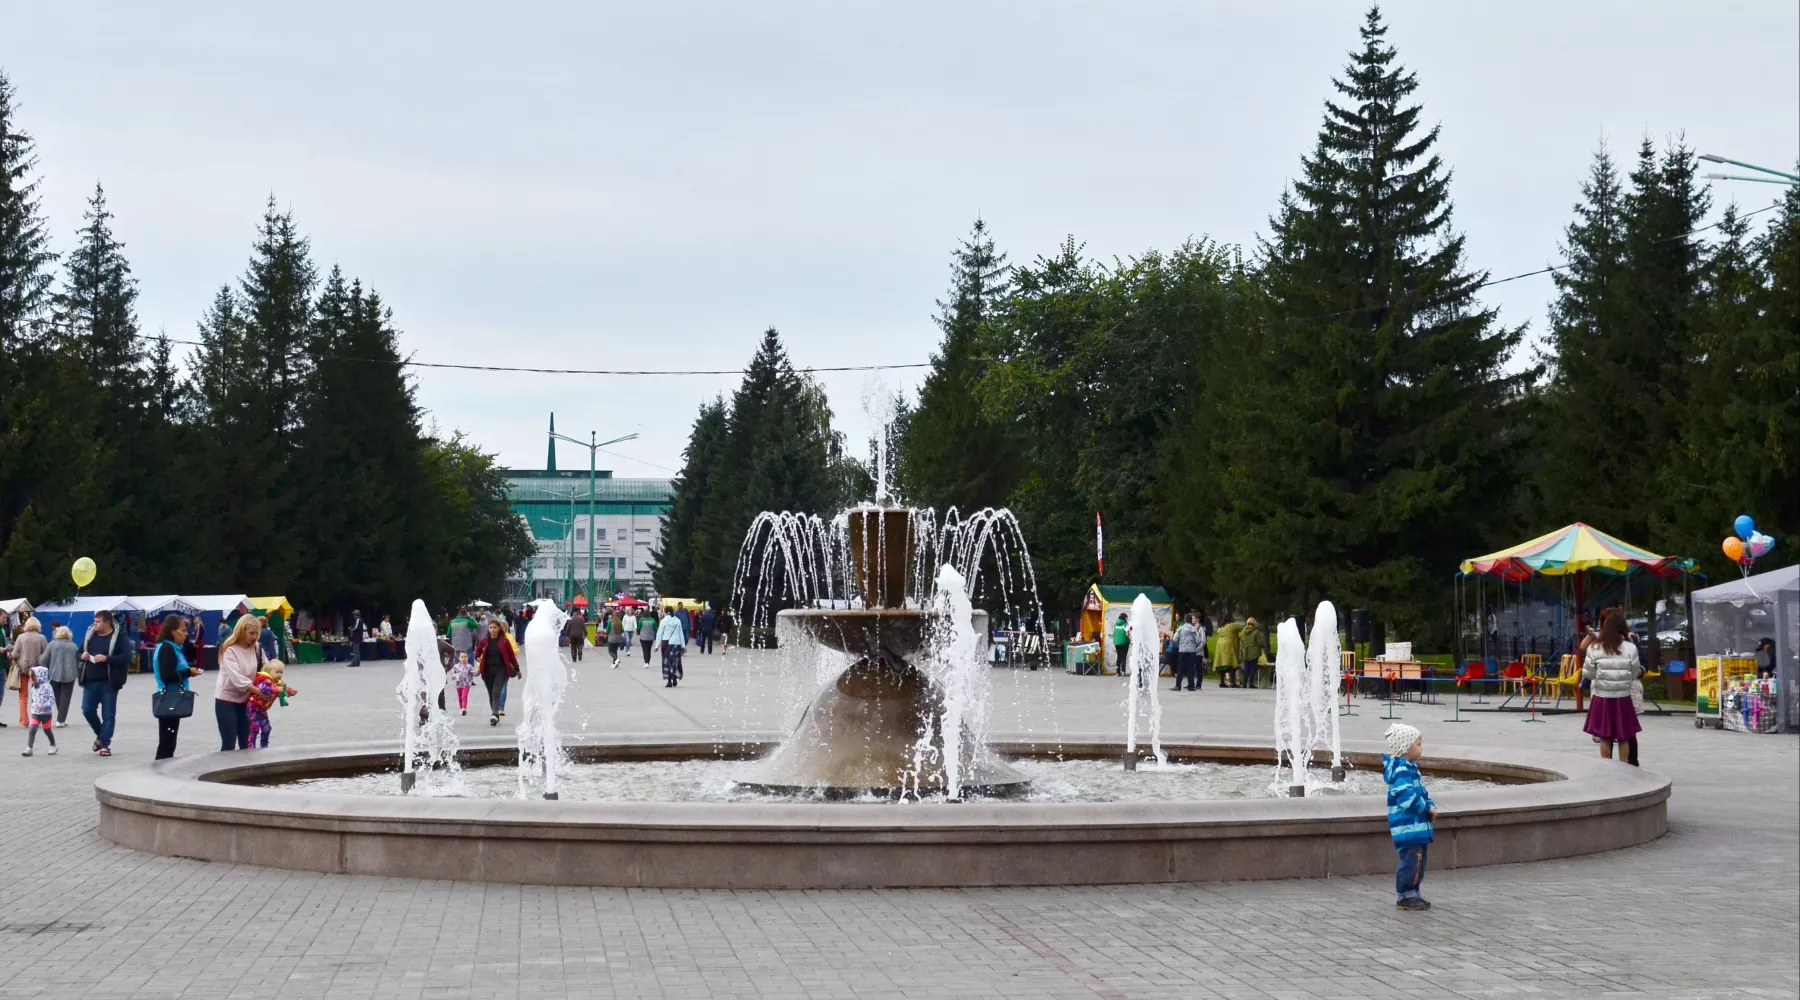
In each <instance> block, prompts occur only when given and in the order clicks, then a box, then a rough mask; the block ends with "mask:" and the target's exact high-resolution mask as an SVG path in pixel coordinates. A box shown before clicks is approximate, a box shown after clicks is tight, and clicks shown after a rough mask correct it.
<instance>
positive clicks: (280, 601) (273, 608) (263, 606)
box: [250, 597, 294, 663]
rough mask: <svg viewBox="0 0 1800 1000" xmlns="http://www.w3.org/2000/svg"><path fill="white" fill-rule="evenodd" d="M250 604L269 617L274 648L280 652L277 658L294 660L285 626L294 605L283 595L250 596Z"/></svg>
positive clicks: (292, 647)
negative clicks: (272, 631) (273, 635)
mask: <svg viewBox="0 0 1800 1000" xmlns="http://www.w3.org/2000/svg"><path fill="white" fill-rule="evenodd" d="M250 606H251V607H252V608H254V609H255V610H256V613H257V614H259V615H263V616H264V617H266V618H268V619H269V628H271V629H272V630H274V632H275V649H276V651H277V652H278V653H280V655H279V656H278V657H277V659H282V660H287V661H288V662H290V663H291V662H294V644H293V639H292V638H291V637H290V636H289V635H288V627H287V623H288V619H289V618H292V617H293V616H294V606H293V605H292V604H289V603H288V599H287V598H285V597H252V598H250Z"/></svg>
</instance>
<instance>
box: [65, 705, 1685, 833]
mask: <svg viewBox="0 0 1800 1000" xmlns="http://www.w3.org/2000/svg"><path fill="white" fill-rule="evenodd" d="M777 742H779V737H778V736H777V735H776V734H760V733H758V734H734V735H732V736H730V737H728V738H726V737H706V738H701V739H697V738H695V737H694V735H693V734H654V733H652V734H634V735H632V736H629V737H620V738H617V739H609V740H606V741H591V742H588V741H571V745H572V746H582V747H590V748H599V749H601V750H604V749H606V748H619V749H622V750H632V751H635V753H634V754H633V755H632V756H631V757H629V758H626V759H654V758H656V757H664V756H689V755H711V754H713V753H715V752H718V751H719V750H720V749H721V748H731V749H734V750H736V751H739V752H741V751H744V750H755V749H760V748H763V747H765V746H768V745H772V744H774V743H777ZM990 745H991V746H993V747H994V749H995V750H997V751H999V752H1000V753H1002V754H1013V753H1019V752H1032V751H1037V752H1039V753H1042V752H1044V751H1047V750H1052V749H1054V747H1053V746H1052V745H1051V744H1047V743H1045V742H1043V741H1041V740H1038V739H1034V738H1033V737H1030V736H1027V735H1015V736H1000V737H997V738H995V739H993V740H992V741H990ZM1056 745H1060V746H1062V747H1063V748H1064V749H1065V750H1066V751H1068V752H1071V753H1072V754H1075V755H1079V756H1094V755H1101V756H1105V755H1116V754H1118V753H1120V752H1121V751H1122V747H1121V746H1120V744H1119V742H1118V741H1117V740H1116V739H1113V738H1110V737H1109V736H1106V735H1101V734H1071V735H1065V736H1063V737H1062V738H1061V739H1060V740H1059V741H1058V743H1057V744H1056ZM1164 746H1165V747H1166V748H1168V749H1170V750H1172V751H1174V752H1175V753H1176V754H1177V755H1187V754H1194V755H1201V756H1204V755H1215V756H1224V757H1227V758H1230V757H1240V756H1241V757H1248V758H1253V757H1255V756H1256V755H1259V754H1266V755H1267V756H1266V757H1264V758H1263V759H1264V760H1265V762H1267V763H1270V764H1271V765H1272V763H1273V753H1274V751H1273V745H1272V742H1271V741H1268V740H1265V739H1257V738H1230V739H1207V738H1171V739H1167V740H1165V741H1164ZM515 748H516V744H515V743H514V742H513V741H511V740H509V739H503V738H500V739H497V738H486V739H476V740H470V741H468V742H466V743H465V744H464V747H463V749H464V750H467V751H472V752H476V753H497V752H505V751H510V750H513V749H515ZM399 749H400V744H399V743H398V742H391V743H389V742H384V743H348V744H331V745H315V746H291V747H282V748H277V749H269V750H257V751H252V752H244V751H231V752H213V753H208V754H197V755H193V756H186V757H179V758H175V759H173V760H168V761H159V762H157V763H154V764H148V765H142V766H139V767H135V768H131V769H128V770H121V771H116V772H112V773H109V774H106V775H103V776H101V777H100V778H99V779H97V780H96V781H95V783H94V789H95V795H96V797H97V798H98V799H99V801H100V804H101V807H102V811H103V813H104V812H106V811H107V810H118V811H122V812H126V813H139V814H145V815H147V816H151V817H156V816H167V817H170V818H180V819H187V820H195V821H208V822H223V823H231V824H239V825H246V826H254V827H265V828H267V827H277V828H284V829H297V830H306V829H311V830H319V831H334V832H352V831H363V832H373V833H380V832H389V831H391V830H392V828H393V827H394V826H395V825H396V824H400V825H402V826H404V827H405V828H406V831H405V832H407V833H410V834H413V835H428V836H430V835H436V836H477V837H479V836H490V837H491V836H505V837H512V838H527V839H571V838H573V839H584V840H585V839H594V840H606V839H628V838H637V837H641V836H642V835H643V833H644V832H646V831H657V832H659V833H661V834H663V835H671V836H680V837H681V838H682V839H684V840H708V841H713V840H718V841H736V840H739V839H741V838H742V837H743V836H744V835H745V834H761V835H764V836H767V837H769V838H774V839H780V840H789V839H790V838H799V839H802V840H807V841H811V840H816V839H823V840H830V839H833V838H838V837H846V836H847V837H855V838H865V837H866V836H867V835H868V834H880V835H883V837H884V839H892V838H901V839H902V840H906V841H909V842H910V841H911V840H918V841H922V842H955V841H959V840H965V839H972V840H979V841H984V842H985V841H991V840H994V839H996V835H999V836H1001V837H1002V838H1003V839H1005V840H1008V841H1015V842H1016V841H1031V840H1045V841H1054V840H1063V839H1067V838H1068V837H1069V836H1070V835H1072V834H1078V833H1091V832H1095V831H1106V830H1112V831H1119V832H1130V833H1133V834H1134V835H1155V834H1156V833H1157V832H1158V831H1162V832H1164V833H1168V832H1171V831H1177V830H1179V831H1182V833H1181V836H1183V837H1191V836H1193V834H1194V831H1195V830H1196V829H1206V828H1211V829H1214V830H1216V831H1217V832H1218V833H1220V834H1226V833H1228V832H1229V831H1233V830H1240V829H1242V828H1245V827H1256V828H1259V829H1260V834H1261V835H1263V836H1286V835H1308V834H1318V833H1321V832H1330V831H1332V830H1333V829H1334V828H1342V832H1351V831H1353V830H1360V829H1361V828H1363V827H1369V826H1371V825H1372V824H1377V823H1379V824H1381V826H1382V828H1385V824H1386V812H1385V803H1384V802H1383V800H1382V797H1381V796H1379V795H1344V796H1317V797H1308V798H1304V799H1280V798H1271V799H1239V800H1206V801H1192V802H1150V803H1145V802H1107V803H1020V802H1014V803H981V802H972V803H964V804H959V805H953V806H952V805H929V806H923V807H920V806H905V805H890V806H883V805H872V804H853V803H834V802H821V803H737V802H732V803H726V802H719V803H712V802H660V803H658V802H651V803H640V802H632V803H607V802H582V801H564V802H544V801H537V800H521V799H458V798H422V797H402V796H380V795H356V794H346V793H324V792H310V791H305V790H302V789H286V788H280V787H272V786H268V785H255V784H238V783H234V782H239V781H244V780H246V779H255V778H257V777H259V776H260V777H265V778H266V777H274V776H278V774H279V773H280V772H290V773H291V771H292V769H293V768H294V767H295V766H296V765H303V764H307V763H312V764H315V765H320V766H319V767H318V769H319V770H330V769H332V768H331V764H332V763H335V764H336V765H337V767H339V768H345V767H351V766H355V765H356V764H359V763H365V762H367V763H373V762H374V761H375V760H377V759H389V760H391V759H393V758H395V757H396V756H397V755H398V752H399ZM1345 751H1346V755H1351V756H1356V757H1359V758H1362V759H1363V760H1369V759H1371V758H1374V757H1376V756H1378V755H1379V753H1380V752H1381V751H1382V747H1381V745H1380V744H1378V743H1376V742H1373V741H1352V742H1351V743H1349V744H1347V745H1346V747H1345ZM247 757H248V758H250V759H246V758H247ZM1423 764H1424V766H1425V769H1426V770H1427V771H1452V772H1461V773H1463V774H1465V775H1470V776H1478V775H1481V774H1488V775H1490V776H1493V775H1497V776H1502V777H1505V778H1510V779H1513V780H1519V779H1525V780H1527V781H1531V782H1532V783H1529V784H1508V785H1501V786H1499V787H1496V788H1491V789H1470V790H1463V791H1448V792H1444V793H1442V794H1441V795H1440V796H1438V799H1439V827H1440V829H1445V828H1450V829H1454V828H1456V827H1457V826H1480V825H1486V824H1493V823H1518V822H1525V821H1530V820H1532V819H1533V818H1534V817H1536V816H1539V814H1542V816H1543V817H1545V818H1547V817H1548V816H1550V815H1552V814H1570V813H1571V811H1573V814H1575V815H1579V816H1582V817H1593V816H1599V815H1605V814H1608V813H1613V812H1629V811H1634V810H1639V809H1643V808H1645V807H1646V806H1648V805H1652V804H1657V803H1661V802H1664V801H1666V799H1667V798H1668V795H1669V792H1670V787H1671V783H1670V781H1669V779H1668V778H1667V777H1665V776H1663V775H1660V774H1658V773H1656V772H1654V771H1648V770H1644V769H1640V768H1634V767H1630V766H1627V765H1621V764H1618V763H1615V762H1612V761H1606V760H1603V759H1601V758H1599V757H1598V756H1594V757H1589V756H1585V755H1578V754H1574V753H1570V752H1549V751H1540V750H1521V749H1512V748H1501V747H1480V746H1462V745H1450V746H1440V747H1436V749H1435V750H1434V752H1433V753H1431V754H1430V755H1429V756H1428V757H1427V758H1426V759H1425V760H1424V761H1423ZM395 780H396V782H397V781H398V777H397V776H396V778H395ZM103 826H104V824H103ZM167 853H176V854H180V853H181V851H180V849H179V847H178V846H177V847H174V848H172V849H171V850H170V851H168V852H167Z"/></svg>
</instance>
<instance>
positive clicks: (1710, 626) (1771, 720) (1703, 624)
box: [1693, 566, 1800, 733]
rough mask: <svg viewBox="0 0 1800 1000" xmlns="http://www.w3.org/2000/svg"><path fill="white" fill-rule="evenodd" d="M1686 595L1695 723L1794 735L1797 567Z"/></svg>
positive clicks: (1798, 719)
mask: <svg viewBox="0 0 1800 1000" xmlns="http://www.w3.org/2000/svg"><path fill="white" fill-rule="evenodd" d="M1693 596H1694V611H1695V614H1696V615H1698V621H1697V622H1696V623H1695V626H1696V627H1695V629H1694V651H1695V654H1696V655H1695V664H1694V667H1695V699H1694V700H1695V714H1694V724H1695V725H1696V726H1701V725H1707V724H1709V723H1710V724H1712V725H1714V726H1715V727H1717V728H1723V729H1733V730H1737V731H1740V732H1753V733H1773V732H1786V733H1792V732H1800V566H1788V567H1785V568H1783V569H1778V570H1774V571H1772V572H1768V573H1758V574H1756V575H1755V576H1747V577H1744V578H1743V579H1740V580H1732V581H1731V582H1729V583H1722V584H1719V585H1718V586H1716V587H1707V588H1705V589H1703V590H1696V591H1694V595H1693ZM1759 674H1761V675H1762V676H1758V675H1759Z"/></svg>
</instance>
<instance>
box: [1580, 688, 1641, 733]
mask: <svg viewBox="0 0 1800 1000" xmlns="http://www.w3.org/2000/svg"><path fill="white" fill-rule="evenodd" d="M1643 728H1644V727H1643V726H1640V725H1638V717H1637V712H1635V711H1633V710H1632V707H1631V699H1630V698H1593V699H1590V700H1589V701H1588V713H1587V725H1585V726H1582V727H1581V729H1582V731H1583V732H1585V733H1587V734H1588V735H1589V736H1597V737H1599V738H1600V739H1602V740H1605V741H1606V742H1608V743H1623V742H1625V741H1626V740H1629V739H1632V738H1634V737H1636V736H1637V734H1638V733H1639V731H1641V730H1642V729H1643Z"/></svg>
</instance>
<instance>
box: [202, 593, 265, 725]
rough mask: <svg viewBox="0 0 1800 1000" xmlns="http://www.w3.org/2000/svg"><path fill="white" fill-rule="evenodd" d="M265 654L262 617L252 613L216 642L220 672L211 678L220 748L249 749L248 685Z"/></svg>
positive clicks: (254, 680) (254, 676)
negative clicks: (212, 679) (212, 680)
mask: <svg viewBox="0 0 1800 1000" xmlns="http://www.w3.org/2000/svg"><path fill="white" fill-rule="evenodd" d="M266 662H268V658H267V657H266V656H265V655H264V654H263V650H262V621H261V620H260V619H257V618H255V617H252V616H251V615H244V616H243V617H241V618H239V619H238V620H237V625H236V626H234V627H233V628H232V630H231V635H230V636H229V637H228V638H227V639H226V640H225V641H224V642H222V643H220V644H219V675H218V677H217V678H216V679H215V681H214V682H213V717H214V718H215V719H216V720H217V721H218V724H219V749H220V750H248V749H250V685H251V684H253V683H255V682H256V674H257V672H258V671H260V670H261V669H262V668H263V664H264V663H266Z"/></svg>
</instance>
